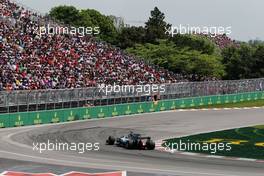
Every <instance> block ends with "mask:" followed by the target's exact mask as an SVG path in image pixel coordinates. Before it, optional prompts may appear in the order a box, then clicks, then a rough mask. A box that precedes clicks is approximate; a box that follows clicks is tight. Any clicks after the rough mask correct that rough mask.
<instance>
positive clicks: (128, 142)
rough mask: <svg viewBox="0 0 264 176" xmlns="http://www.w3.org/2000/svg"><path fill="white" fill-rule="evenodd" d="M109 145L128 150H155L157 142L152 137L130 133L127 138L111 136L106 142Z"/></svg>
mask: <svg viewBox="0 0 264 176" xmlns="http://www.w3.org/2000/svg"><path fill="white" fill-rule="evenodd" d="M106 144H107V145H114V144H115V145H117V146H119V147H124V148H126V149H139V150H154V149H155V142H154V141H152V140H151V138H150V137H142V136H141V135H140V134H136V133H133V132H130V133H129V134H128V135H127V136H121V137H120V138H115V137H113V136H109V137H108V139H107V140H106Z"/></svg>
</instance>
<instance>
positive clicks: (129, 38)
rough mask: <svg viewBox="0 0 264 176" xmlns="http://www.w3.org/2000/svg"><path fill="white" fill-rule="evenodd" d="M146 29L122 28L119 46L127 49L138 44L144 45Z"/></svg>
mask: <svg viewBox="0 0 264 176" xmlns="http://www.w3.org/2000/svg"><path fill="white" fill-rule="evenodd" d="M145 33H146V32H145V29H144V28H143V27H135V26H132V27H127V28H122V29H121V32H120V33H119V35H118V44H117V45H118V46H119V47H121V48H123V49H126V48H129V47H134V46H135V44H136V43H144V41H145Z"/></svg>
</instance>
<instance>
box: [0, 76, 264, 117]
mask: <svg viewBox="0 0 264 176" xmlns="http://www.w3.org/2000/svg"><path fill="white" fill-rule="evenodd" d="M263 87H264V79H263V78H262V79H249V80H232V81H208V82H184V83H175V84H166V85H165V91H164V92H160V93H158V94H159V98H160V99H161V100H166V99H177V98H185V97H199V96H208V95H225V94H235V93H244V92H255V91H262V90H264V88H263ZM153 94H154V93H153V92H149V93H148V94H146V92H140V93H139V92H122V91H120V92H111V93H108V94H106V93H105V92H103V91H101V90H100V88H99V87H90V88H81V89H53V90H22V91H19V90H16V91H9V92H7V91H0V113H13V112H28V111H40V110H52V109H65V108H76V107H84V106H103V105H113V104H122V103H135V102H145V101H150V99H151V96H153Z"/></svg>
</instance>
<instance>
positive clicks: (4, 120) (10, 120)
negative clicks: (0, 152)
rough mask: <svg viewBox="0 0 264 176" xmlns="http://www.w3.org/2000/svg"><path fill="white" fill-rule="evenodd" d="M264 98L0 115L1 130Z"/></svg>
mask: <svg viewBox="0 0 264 176" xmlns="http://www.w3.org/2000/svg"><path fill="white" fill-rule="evenodd" d="M260 99H264V92H262V91H260V92H249V93H240V94H230V95H216V96H204V97H193V98H182V99H175V100H164V101H159V102H142V103H129V104H120V105H110V106H96V107H83V108H72V109H58V110H49V111H38V112H24V113H10V114H0V128H5V127H19V126H26V125H38V124H48V123H59V122H68V121H75V120H85V119H95V118H105V117H114V116H121V115H131V114H140V113H147V112H157V111H168V110H173V109H182V108H196V107H200V106H209V105H217V104H227V103H237V102H244V101H251V100H260Z"/></svg>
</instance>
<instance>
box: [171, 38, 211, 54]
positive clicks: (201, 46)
mask: <svg viewBox="0 0 264 176" xmlns="http://www.w3.org/2000/svg"><path fill="white" fill-rule="evenodd" d="M170 40H171V41H173V42H174V43H175V44H176V46H178V47H181V48H183V47H189V48H190V49H193V50H198V51H201V52H202V53H203V54H209V55H210V54H214V53H215V52H216V46H215V44H214V43H213V42H212V41H211V40H210V39H208V38H206V37H204V36H198V35H188V34H186V35H181V34H177V35H175V36H173V37H172V38H170Z"/></svg>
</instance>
